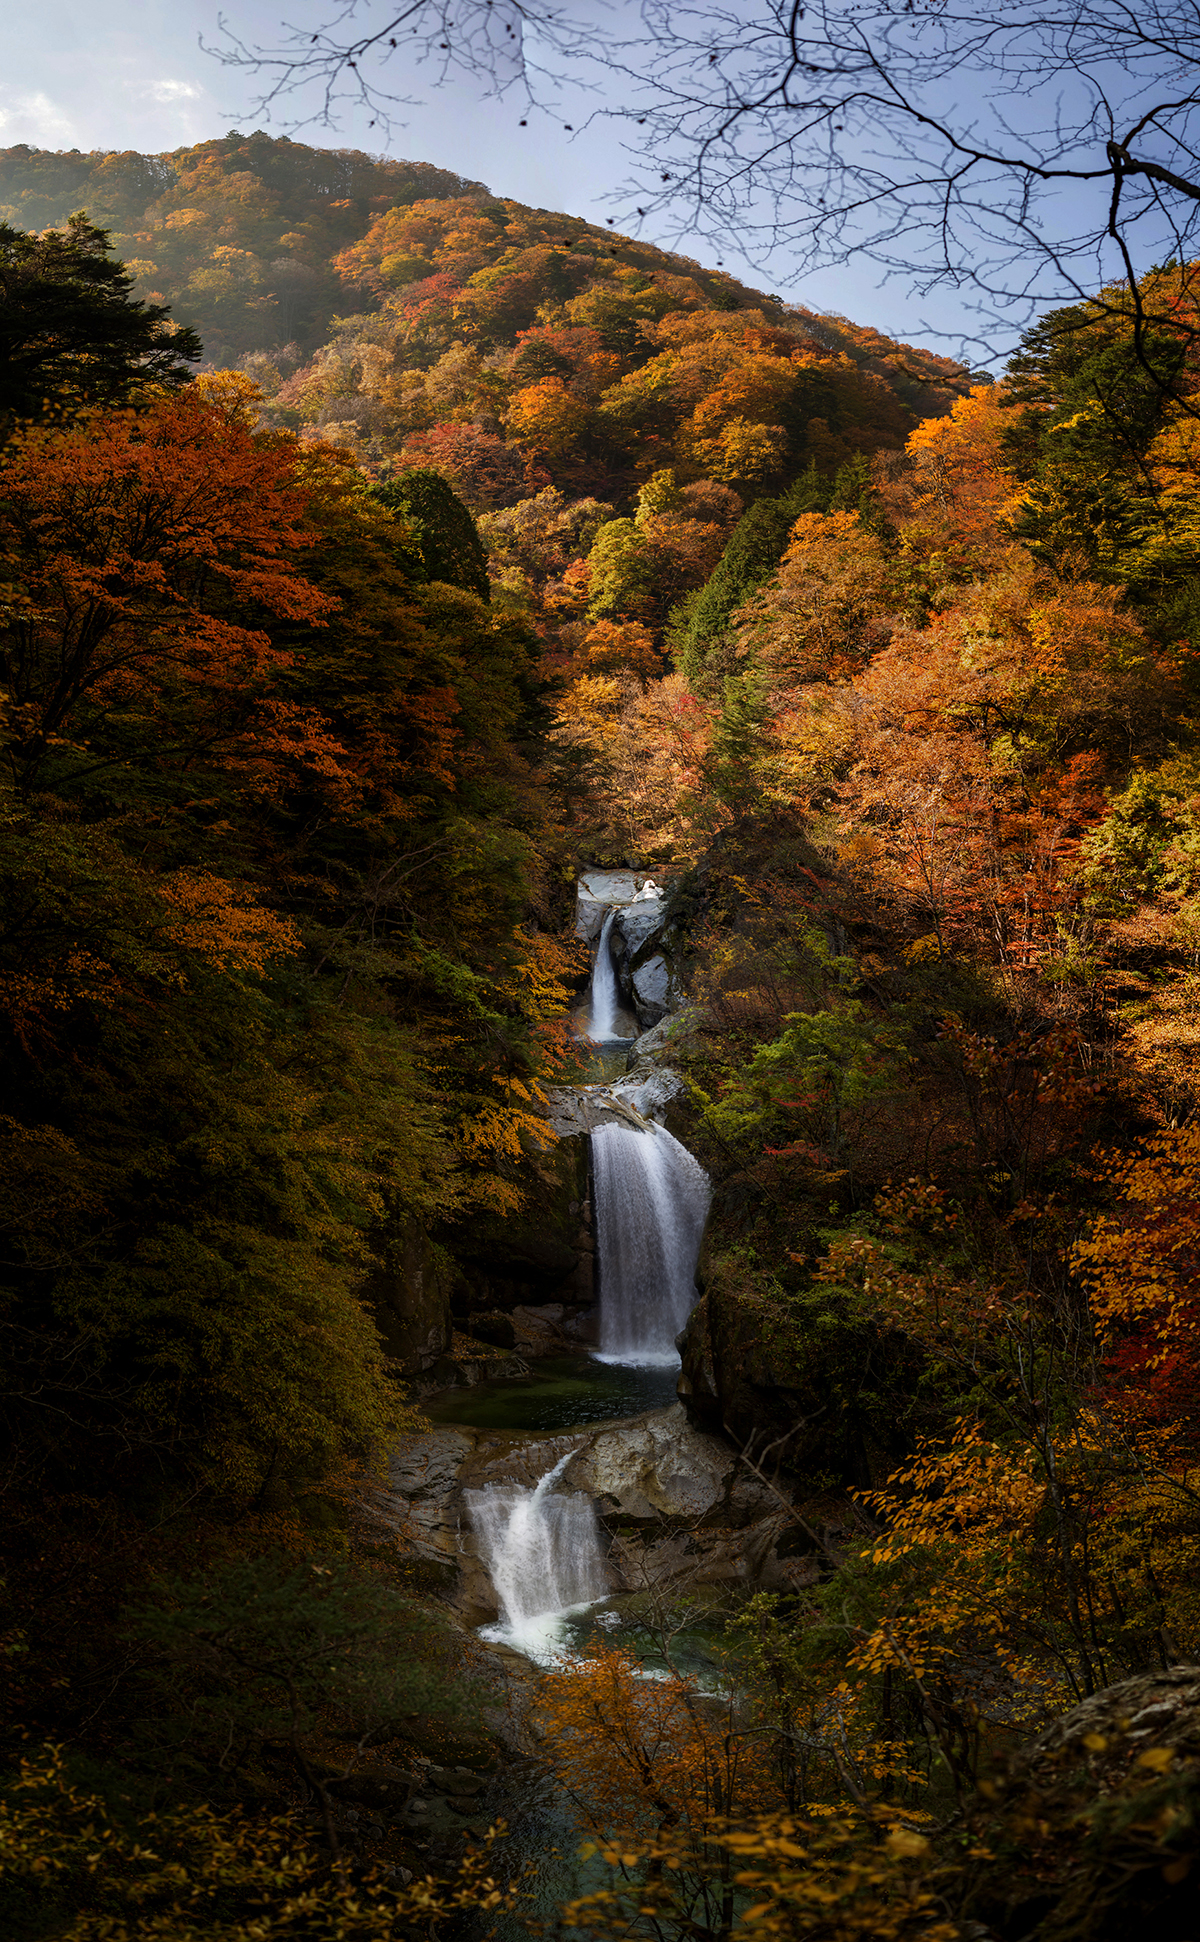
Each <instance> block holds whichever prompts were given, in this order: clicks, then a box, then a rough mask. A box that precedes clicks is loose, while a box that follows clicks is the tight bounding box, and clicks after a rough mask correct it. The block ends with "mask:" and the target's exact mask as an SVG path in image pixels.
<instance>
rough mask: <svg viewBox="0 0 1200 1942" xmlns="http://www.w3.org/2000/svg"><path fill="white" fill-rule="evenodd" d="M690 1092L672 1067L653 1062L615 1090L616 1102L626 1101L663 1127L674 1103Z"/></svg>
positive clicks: (646, 1117) (644, 1116) (647, 1063)
mask: <svg viewBox="0 0 1200 1942" xmlns="http://www.w3.org/2000/svg"><path fill="white" fill-rule="evenodd" d="M686 1091H687V1086H686V1085H685V1084H684V1082H683V1080H682V1079H681V1078H680V1076H679V1074H678V1073H677V1072H673V1071H672V1069H671V1067H670V1066H669V1065H654V1064H653V1063H652V1062H651V1061H650V1060H647V1061H646V1063H645V1065H644V1066H643V1067H642V1069H641V1071H640V1072H631V1073H630V1075H629V1078H628V1079H623V1080H621V1081H619V1082H618V1083H617V1084H616V1085H614V1087H613V1088H612V1092H613V1097H614V1098H617V1099H621V1100H624V1101H625V1103H626V1104H627V1105H629V1106H632V1107H633V1109H634V1111H635V1112H636V1113H640V1114H641V1116H642V1118H643V1119H653V1120H655V1121H656V1122H657V1123H658V1125H660V1126H661V1125H662V1123H663V1118H664V1115H665V1113H666V1109H667V1107H668V1106H669V1105H670V1103H671V1101H672V1100H673V1099H678V1098H680V1097H681V1096H682V1095H683V1094H684V1093H685V1092H686Z"/></svg>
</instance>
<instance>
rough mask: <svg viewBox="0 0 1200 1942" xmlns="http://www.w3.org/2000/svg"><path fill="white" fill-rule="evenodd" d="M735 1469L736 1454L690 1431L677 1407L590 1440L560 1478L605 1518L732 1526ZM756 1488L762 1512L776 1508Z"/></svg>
mask: <svg viewBox="0 0 1200 1942" xmlns="http://www.w3.org/2000/svg"><path fill="white" fill-rule="evenodd" d="M738 1470H739V1464H738V1459H737V1455H736V1453H735V1452H734V1451H733V1450H732V1449H731V1448H730V1446H729V1445H728V1443H726V1442H724V1441H723V1440H722V1439H721V1438H720V1437H716V1436H705V1435H704V1434H703V1432H702V1431H700V1430H694V1429H692V1427H691V1426H690V1424H689V1423H688V1420H687V1417H686V1415H685V1414H684V1411H683V1409H682V1408H681V1406H680V1405H679V1404H678V1403H672V1404H671V1406H670V1408H668V1409H660V1410H652V1411H650V1412H649V1414H647V1415H645V1416H638V1417H635V1418H634V1419H633V1421H632V1422H628V1423H620V1424H617V1425H615V1426H614V1427H613V1428H612V1429H609V1430H600V1431H599V1432H597V1434H596V1435H594V1436H592V1437H590V1438H589V1440H588V1442H587V1444H586V1445H585V1447H584V1448H583V1449H581V1450H580V1452H579V1455H578V1456H577V1457H575V1458H573V1459H572V1461H571V1462H570V1463H569V1464H568V1465H567V1468H566V1470H565V1471H564V1473H563V1481H564V1483H565V1484H566V1486H567V1487H568V1488H570V1489H572V1490H585V1491H587V1492H588V1493H589V1494H590V1495H591V1496H593V1497H595V1498H596V1499H597V1500H598V1504H597V1507H598V1509H599V1511H600V1513H601V1515H602V1516H605V1515H608V1516H611V1515H613V1514H618V1513H619V1515H620V1516H621V1517H623V1518H632V1519H634V1520H636V1521H657V1520H659V1519H662V1518H668V1519H679V1520H682V1521H685V1522H687V1523H688V1524H693V1523H696V1522H698V1521H701V1520H703V1519H706V1518H712V1517H714V1516H715V1515H717V1514H718V1513H720V1515H721V1521H722V1522H727V1521H731V1515H730V1513H731V1503H730V1495H731V1490H732V1487H733V1484H734V1480H735V1477H736V1476H737V1472H738ZM757 1490H758V1492H759V1493H761V1499H762V1501H757V1500H756V1508H757V1511H758V1514H759V1515H761V1514H762V1511H763V1510H764V1509H765V1508H767V1507H771V1508H774V1505H773V1504H771V1502H770V1499H769V1493H767V1492H765V1491H763V1490H762V1487H761V1486H757ZM746 1509H747V1510H750V1505H749V1504H748V1503H747V1504H746Z"/></svg>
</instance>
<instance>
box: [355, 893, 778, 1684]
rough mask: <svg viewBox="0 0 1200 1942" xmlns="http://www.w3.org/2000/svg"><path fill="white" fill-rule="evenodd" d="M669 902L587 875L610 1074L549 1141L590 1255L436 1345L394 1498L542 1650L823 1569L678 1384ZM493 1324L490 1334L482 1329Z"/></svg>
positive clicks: (684, 1195) (693, 1172)
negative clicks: (629, 1609) (640, 1612)
mask: <svg viewBox="0 0 1200 1942" xmlns="http://www.w3.org/2000/svg"><path fill="white" fill-rule="evenodd" d="M663 913H664V898H663V896H662V893H661V892H659V891H658V890H657V888H656V886H655V885H654V884H653V883H652V882H650V881H649V880H640V879H638V878H637V877H634V876H632V875H631V874H629V873H626V872H600V871H595V872H588V873H586V874H585V875H584V876H583V877H581V879H580V881H579V885H578V898H577V930H578V934H579V935H580V936H581V937H582V938H586V939H587V941H588V943H589V945H590V946H591V947H592V950H593V961H592V974H591V981H590V984H589V987H588V990H587V992H586V993H585V994H583V997H582V1002H581V1003H580V1004H579V1006H578V1009H577V1011H576V1013H575V1016H574V1025H575V1030H576V1032H577V1033H578V1034H579V1036H580V1039H581V1041H582V1042H583V1049H584V1054H585V1056H586V1057H588V1058H589V1059H590V1060H591V1062H592V1064H593V1066H594V1069H595V1071H596V1073H597V1076H596V1077H595V1078H593V1079H590V1080H588V1081H585V1082H582V1083H579V1084H576V1085H574V1086H569V1087H559V1088H556V1089H554V1091H553V1093H552V1095H551V1099H550V1124H549V1127H548V1139H547V1148H548V1155H549V1157H550V1158H551V1159H552V1163H553V1166H554V1168H555V1170H556V1173H557V1177H558V1178H559V1179H560V1180H563V1179H565V1180H567V1181H568V1182H569V1183H573V1184H574V1188H575V1192H574V1195H573V1197H572V1198H571V1199H570V1201H569V1202H568V1207H567V1212H568V1214H569V1215H570V1217H571V1219H572V1221H573V1222H574V1223H575V1224H576V1226H575V1235H574V1238H575V1239H576V1240H577V1242H578V1243H579V1247H578V1258H577V1260H576V1262H575V1264H574V1265H573V1267H572V1268H571V1269H570V1270H568V1271H567V1272H566V1273H565V1274H563V1275H562V1277H561V1283H560V1285H559V1286H558V1287H557V1288H555V1289H554V1290H553V1292H555V1293H557V1294H558V1296H559V1299H558V1300H555V1301H550V1302H546V1301H542V1302H538V1301H533V1300H526V1301H520V1300H517V1301H512V1300H511V1295H512V1293H513V1292H516V1293H534V1292H536V1289H535V1288H530V1287H526V1288H522V1287H521V1286H520V1285H518V1286H517V1288H516V1289H515V1290H514V1289H513V1287H512V1285H511V1283H509V1284H508V1285H507V1287H503V1288H501V1287H500V1285H499V1283H498V1281H497V1279H496V1278H495V1277H493V1279H492V1280H491V1281H489V1282H488V1284H487V1286H486V1289H485V1291H484V1293H483V1295H482V1299H483V1300H484V1301H490V1300H491V1299H492V1298H493V1297H494V1296H496V1295H497V1294H499V1295H500V1298H501V1299H503V1298H504V1296H505V1295H507V1296H508V1297H509V1299H508V1302H507V1306H506V1307H497V1308H495V1309H490V1308H485V1309H484V1310H483V1319H482V1324H481V1323H480V1320H479V1317H478V1312H477V1309H476V1312H473V1313H472V1315H470V1316H468V1317H466V1318H464V1326H463V1327H462V1328H460V1329H459V1330H457V1331H456V1332H454V1333H453V1334H452V1336H451V1339H450V1341H449V1342H448V1343H447V1345H446V1347H445V1349H444V1350H443V1351H442V1352H441V1353H440V1354H433V1353H432V1352H429V1353H428V1362H429V1365H430V1366H429V1368H428V1371H427V1379H426V1383H425V1385H424V1387H425V1389H426V1394H425V1396H424V1407H425V1408H426V1409H427V1411H428V1413H429V1415H430V1418H431V1420H432V1427H431V1428H430V1429H429V1430H427V1431H424V1432H422V1433H420V1434H417V1435H414V1436H411V1437H409V1438H407V1439H405V1441H404V1443H403V1444H402V1446H401V1447H400V1448H399V1449H397V1450H396V1451H395V1453H394V1454H393V1457H392V1459H391V1464H390V1469H389V1477H388V1485H387V1489H386V1491H385V1492H383V1493H381V1495H380V1497H379V1498H378V1499H377V1503H376V1510H377V1514H378V1515H379V1516H381V1517H382V1518H383V1519H384V1520H385V1521H386V1522H387V1523H389V1524H392V1525H393V1526H402V1527H403V1528H404V1529H405V1530H406V1531H407V1533H408V1534H409V1537H410V1540H411V1542H412V1544H413V1545H414V1547H415V1549H416V1552H417V1554H418V1556H419V1557H420V1558H422V1559H423V1560H424V1561H425V1562H426V1564H427V1565H429V1566H433V1567H436V1568H437V1572H438V1576H439V1582H440V1586H441V1592H442V1596H443V1597H444V1598H445V1599H446V1600H447V1602H448V1603H449V1605H450V1606H451V1608H452V1610H453V1611H454V1612H455V1614H456V1615H457V1617H458V1619H459V1620H460V1621H461V1622H463V1623H465V1624H467V1625H468V1626H470V1627H472V1628H473V1629H474V1630H475V1631H476V1633H477V1636H478V1637H479V1638H480V1639H481V1641H483V1642H485V1643H490V1644H492V1645H494V1646H497V1647H503V1648H507V1650H508V1651H515V1652H519V1653H521V1654H523V1655H524V1656H525V1657H526V1658H528V1659H529V1660H531V1661H533V1662H534V1663H542V1664H547V1663H551V1662H553V1661H554V1659H555V1658H556V1656H557V1655H560V1654H562V1653H563V1652H566V1651H568V1650H569V1644H568V1642H569V1639H570V1638H571V1637H573V1636H576V1635H578V1634H579V1632H580V1620H581V1617H583V1616H587V1618H588V1623H589V1624H595V1623H596V1622H601V1623H604V1624H607V1625H611V1626H615V1625H618V1624H620V1623H621V1622H622V1617H621V1614H622V1610H623V1608H624V1607H625V1606H626V1605H627V1604H628V1603H629V1601H630V1600H633V1601H637V1600H642V1601H644V1600H645V1598H646V1597H647V1596H650V1597H670V1598H672V1599H674V1600H676V1601H678V1600H679V1599H680V1598H685V1597H686V1598H691V1597H694V1596H699V1597H701V1598H704V1597H709V1598H711V1597H712V1596H714V1595H715V1593H716V1590H717V1588H719V1587H731V1586H734V1585H743V1586H745V1585H762V1586H770V1587H774V1588H777V1589H785V1588H787V1587H788V1586H789V1585H794V1584H795V1583H797V1582H798V1581H802V1580H803V1578H804V1575H805V1573H806V1572H807V1571H809V1570H811V1560H810V1559H806V1558H801V1557H797V1556H795V1555H792V1550H793V1549H794V1542H793V1538H792V1533H791V1532H790V1530H789V1518H788V1502H787V1498H786V1495H782V1494H781V1492H780V1490H779V1488H778V1486H777V1485H776V1484H775V1483H770V1484H769V1483H767V1482H766V1481H765V1480H764V1479H762V1478H760V1477H759V1476H758V1475H757V1474H756V1473H755V1472H754V1471H753V1470H752V1469H751V1468H750V1467H749V1466H748V1465H747V1464H746V1463H744V1462H742V1461H741V1459H740V1456H739V1452H738V1450H737V1449H736V1448H735V1447H734V1445H733V1443H732V1442H731V1441H730V1440H729V1439H728V1438H727V1437H725V1436H723V1435H721V1434H719V1433H718V1434H713V1433H712V1432H711V1430H709V1429H707V1428H702V1427H698V1426H697V1424H696V1423H695V1422H694V1421H692V1420H690V1418H689V1414H688V1411H687V1408H686V1407H685V1402H684V1401H681V1400H680V1399H679V1396H678V1395H677V1390H678V1388H679V1386H680V1377H681V1358H680V1349H679V1344H680V1341H681V1339H682V1331H683V1330H684V1329H685V1328H686V1325H687V1323H688V1318H689V1315H690V1314H691V1313H692V1310H693V1308H694V1307H695V1304H696V1301H697V1293H698V1291H697V1286H696V1271H697V1262H698V1259H699V1256H700V1250H701V1243H702V1239H703V1234H704V1227H705V1221H706V1217H707V1213H708V1207H709V1200H710V1192H709V1183H708V1179H707V1176H706V1175H705V1173H704V1170H703V1169H702V1167H701V1166H700V1165H699V1164H698V1162H697V1161H696V1160H695V1159H694V1158H693V1156H692V1155H691V1153H690V1152H689V1151H688V1149H687V1147H686V1146H685V1145H684V1144H683V1143H682V1142H681V1140H680V1139H679V1138H677V1137H676V1136H675V1134H673V1133H672V1132H671V1131H670V1130H669V1128H668V1127H667V1125H666V1124H665V1123H664V1122H665V1121H666V1119H667V1117H668V1115H669V1112H670V1109H671V1106H672V1103H673V1102H674V1101H676V1100H678V1098H679V1097H680V1095H681V1094H682V1093H683V1092H684V1085H683V1081H682V1080H681V1078H680V1077H679V1075H678V1073H677V1072H675V1071H674V1070H673V1068H672V1066H671V1063H670V1049H671V1043H672V1038H673V1036H675V1035H677V1034H678V1033H679V1032H680V1031H681V1030H682V1031H686V1029H687V1023H688V1010H687V1006H686V1000H685V994H684V992H683V990H682V988H681V985H680V982H679V978H678V974H677V972H676V970H675V968H674V965H673V962H672V950H671V945H672V939H671V938H670V936H669V935H667V934H665V927H664V921H663ZM551 1145H552V1146H553V1151H552V1154H551V1153H550V1149H551ZM543 1252H544V1258H545V1256H547V1255H548V1254H549V1253H550V1252H551V1250H550V1249H548V1248H545V1249H544V1251H543ZM563 1265H565V1263H564V1264H563ZM531 1279H532V1276H531ZM474 1298H475V1301H476V1304H478V1302H479V1300H480V1293H479V1288H478V1284H477V1287H476V1290H475V1297H474ZM481 1327H482V1329H483V1330H486V1331H487V1333H488V1339H487V1340H486V1341H484V1342H481V1341H480V1340H479V1339H478V1333H476V1334H474V1335H468V1334H467V1333H466V1332H465V1331H466V1330H467V1329H474V1330H475V1331H479V1330H480V1328H481ZM436 1346H437V1344H436V1341H435V1342H434V1343H433V1344H432V1348H436ZM430 1377H431V1378H432V1383H433V1384H434V1385H436V1386H433V1387H430V1381H429V1378H430ZM682 1387H683V1389H684V1390H685V1392H686V1391H687V1389H688V1387H689V1385H688V1383H687V1382H686V1381H685V1382H684V1383H683V1385H682ZM789 1547H791V1548H789Z"/></svg>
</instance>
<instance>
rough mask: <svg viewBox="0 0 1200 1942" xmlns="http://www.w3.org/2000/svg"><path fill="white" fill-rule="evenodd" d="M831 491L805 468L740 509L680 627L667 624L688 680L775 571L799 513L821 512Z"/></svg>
mask: <svg viewBox="0 0 1200 1942" xmlns="http://www.w3.org/2000/svg"><path fill="white" fill-rule="evenodd" d="M832 493H833V486H832V484H831V482H830V481H829V480H828V479H822V478H821V477H820V476H819V474H818V473H817V471H816V469H815V468H810V470H809V471H808V472H806V473H805V474H804V475H803V477H802V478H799V479H797V480H796V483H795V484H794V485H792V486H789V488H788V490H787V491H786V492H784V493H781V494H780V496H779V498H777V499H758V500H756V501H755V503H754V504H753V505H752V506H751V507H750V509H749V511H748V512H745V513H743V515H742V517H741V518H740V519H739V521H738V523H737V525H736V526H735V527H734V529H733V532H732V533H731V535H730V537H729V543H728V545H727V546H726V548H725V551H724V552H723V553H722V555H721V557H720V559H719V560H718V562H717V564H716V566H715V568H714V569H713V572H712V573H711V575H710V576H709V579H708V581H707V582H706V584H705V585H704V586H703V587H701V589H700V591H699V592H698V593H697V594H695V595H693V596H692V598H691V599H690V601H688V603H687V610H686V613H685V614H681V615H680V618H681V620H682V626H678V625H677V626H676V627H675V628H673V629H672V633H673V636H674V648H675V659H676V662H677V664H678V667H679V669H680V672H681V673H683V674H686V675H687V677H688V679H689V680H691V681H695V680H699V679H702V678H703V675H704V672H705V668H706V666H707V662H708V658H709V654H710V652H711V650H712V649H713V648H715V647H716V646H717V644H718V643H719V642H720V640H721V638H722V636H723V634H724V633H725V630H726V628H727V627H728V625H729V616H730V615H731V614H733V613H735V612H736V611H737V609H738V608H739V607H741V606H743V605H744V604H745V602H746V601H747V600H749V598H750V595H751V594H752V593H753V592H754V591H755V589H756V588H757V587H761V586H764V585H765V584H766V582H767V581H768V580H769V579H770V578H771V575H772V574H773V573H774V572H775V571H776V569H777V568H778V566H779V562H780V560H781V559H782V558H783V554H784V549H785V547H786V546H787V541H788V534H789V533H790V532H791V530H792V527H793V526H794V525H795V523H796V521H797V520H798V519H799V517H800V515H801V513H805V512H825V511H826V510H827V508H828V506H829V503H830V498H831V496H832ZM677 611H678V610H677Z"/></svg>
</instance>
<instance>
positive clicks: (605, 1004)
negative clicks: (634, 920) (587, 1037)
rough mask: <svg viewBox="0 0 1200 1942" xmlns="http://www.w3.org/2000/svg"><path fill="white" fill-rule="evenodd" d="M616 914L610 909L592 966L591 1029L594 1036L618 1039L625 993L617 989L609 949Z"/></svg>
mask: <svg viewBox="0 0 1200 1942" xmlns="http://www.w3.org/2000/svg"><path fill="white" fill-rule="evenodd" d="M616 914H617V913H616V911H615V910H610V911H609V913H608V915H607V917H606V918H605V919H604V925H603V928H602V929H601V932H600V942H599V943H598V944H597V946H596V962H595V964H594V965H593V966H592V985H591V991H590V993H589V1000H590V1010H589V1024H588V1030H589V1032H590V1034H591V1036H592V1037H593V1038H615V1037H616V1035H617V1012H618V1010H619V1008H620V1001H621V994H620V992H619V991H618V990H617V967H616V965H615V964H614V963H613V960H612V951H611V949H610V948H609V938H610V936H611V934H612V927H613V918H614V917H615V916H616Z"/></svg>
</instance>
